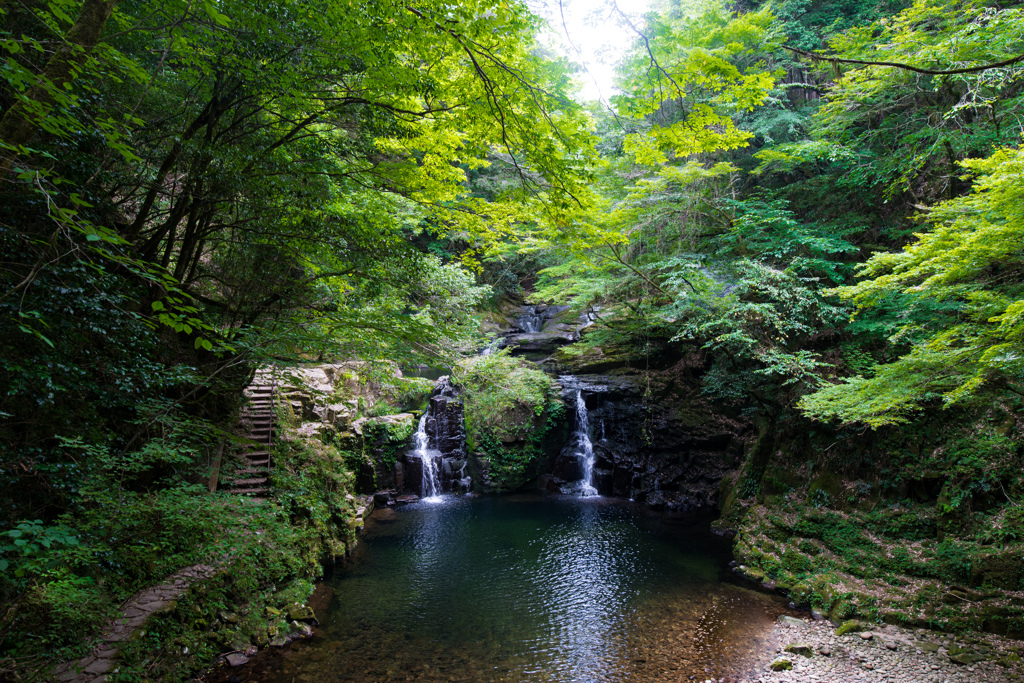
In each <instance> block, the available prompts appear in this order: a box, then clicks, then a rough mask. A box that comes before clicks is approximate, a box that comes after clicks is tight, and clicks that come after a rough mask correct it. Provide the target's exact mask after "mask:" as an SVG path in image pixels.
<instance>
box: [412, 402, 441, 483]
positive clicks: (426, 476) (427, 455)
mask: <svg viewBox="0 0 1024 683" xmlns="http://www.w3.org/2000/svg"><path fill="white" fill-rule="evenodd" d="M429 446H430V437H429V436H427V413H423V417H421V418H420V425H419V428H418V429H417V430H416V449H415V450H414V451H413V452H414V453H415V455H416V456H417V457H419V459H420V462H422V463H423V482H422V484H421V488H420V491H422V493H423V498H424V499H426V500H428V501H430V502H435V501H439V500H441V477H440V473H439V472H438V467H437V466H438V463H439V462H440V461H441V454H440V453H439V452H438V451H435V450H431V448H430V447H429Z"/></svg>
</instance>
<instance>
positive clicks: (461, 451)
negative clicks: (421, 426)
mask: <svg viewBox="0 0 1024 683" xmlns="http://www.w3.org/2000/svg"><path fill="white" fill-rule="evenodd" d="M429 410H430V413H429V415H428V417H427V435H428V436H429V437H430V447H431V448H433V449H434V450H437V451H439V452H440V453H441V457H443V458H447V459H456V460H460V459H461V460H464V459H465V450H466V416H465V411H464V409H463V407H462V399H460V398H459V396H458V393H457V392H456V391H455V387H453V386H452V383H451V380H449V379H448V377H447V376H445V377H442V378H441V379H439V380H437V383H436V384H435V385H434V393H432V394H431V395H430V409H429Z"/></svg>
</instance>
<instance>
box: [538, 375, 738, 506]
mask: <svg viewBox="0 0 1024 683" xmlns="http://www.w3.org/2000/svg"><path fill="white" fill-rule="evenodd" d="M559 381H560V383H561V385H562V394H563V398H564V399H565V401H566V402H567V403H569V404H572V403H574V402H575V401H576V400H577V399H576V396H577V395H579V396H582V398H583V401H584V402H585V403H586V409H587V410H586V413H587V418H588V421H589V434H590V440H591V442H592V445H593V452H594V457H595V458H594V459H595V462H594V475H593V486H594V487H595V488H596V489H597V491H598V493H600V494H601V495H610V496H619V497H623V498H631V499H633V500H636V501H638V502H643V503H646V504H647V505H649V506H650V507H652V508H654V509H657V510H666V511H669V512H688V511H693V510H699V509H707V508H714V507H715V506H716V505H717V503H718V489H719V482H720V481H721V479H722V477H723V476H725V475H726V474H727V473H728V472H729V471H730V470H732V469H734V468H735V467H737V466H738V465H739V464H740V461H741V459H742V455H743V445H744V439H745V435H746V434H747V432H748V431H749V430H748V428H747V425H745V424H744V423H743V422H741V421H738V420H734V419H731V418H728V417H725V416H722V415H720V414H715V413H714V412H713V411H712V410H711V409H710V406H708V405H707V403H706V402H705V401H703V400H702V399H701V398H700V397H699V395H698V394H697V392H695V391H694V390H693V389H692V388H691V387H689V386H687V384H686V383H684V382H682V381H680V380H679V378H678V377H673V373H672V372H671V371H670V372H668V373H646V374H639V373H638V374H632V375H629V374H618V375H614V376H612V375H566V376H563V377H561V378H560V380H559ZM572 419H573V422H574V424H573V425H572V429H571V430H570V431H571V432H576V431H577V430H578V428H579V425H578V424H575V422H576V420H578V418H575V417H574V418H572ZM577 449H578V444H577V442H576V440H574V439H572V438H570V439H569V440H568V441H567V442H566V444H565V446H564V447H563V448H562V451H561V453H560V455H559V457H558V458H557V460H556V461H555V464H554V468H553V472H552V474H553V475H554V477H555V478H556V480H555V483H556V484H560V483H561V482H562V481H573V480H575V479H578V478H579V477H580V475H581V469H580V463H579V459H578V457H577V453H576V451H577Z"/></svg>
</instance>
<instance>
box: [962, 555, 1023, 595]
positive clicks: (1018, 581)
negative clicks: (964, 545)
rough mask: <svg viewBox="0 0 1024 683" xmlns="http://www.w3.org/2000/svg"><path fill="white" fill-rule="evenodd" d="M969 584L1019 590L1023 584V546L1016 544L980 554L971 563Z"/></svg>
mask: <svg viewBox="0 0 1024 683" xmlns="http://www.w3.org/2000/svg"><path fill="white" fill-rule="evenodd" d="M971 584H972V585H974V586H982V585H984V586H992V587H995V588H1001V589H1003V590H1008V591H1016V590H1020V589H1021V587H1022V584H1024V548H1021V547H1020V546H1018V547H1015V548H1008V549H1005V550H1000V551H995V552H989V553H986V554H983V555H980V556H979V557H978V558H977V559H975V560H974V561H973V562H972V563H971Z"/></svg>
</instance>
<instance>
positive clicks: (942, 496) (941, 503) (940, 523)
mask: <svg viewBox="0 0 1024 683" xmlns="http://www.w3.org/2000/svg"><path fill="white" fill-rule="evenodd" d="M955 493H956V491H955V490H954V485H953V484H951V483H949V482H946V484H945V485H943V487H942V491H941V492H939V499H938V502H936V504H935V512H936V515H937V518H938V519H937V524H936V526H937V535H938V539H939V540H940V541H941V540H944V539H945V538H946V537H948V536H961V535H963V534H966V533H968V532H969V531H970V529H971V522H972V519H971V513H970V511H969V509H968V507H969V506H968V505H965V504H964V503H963V502H961V503H960V504H959V505H957V506H955V507H954V506H953V500H954V495H955Z"/></svg>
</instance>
